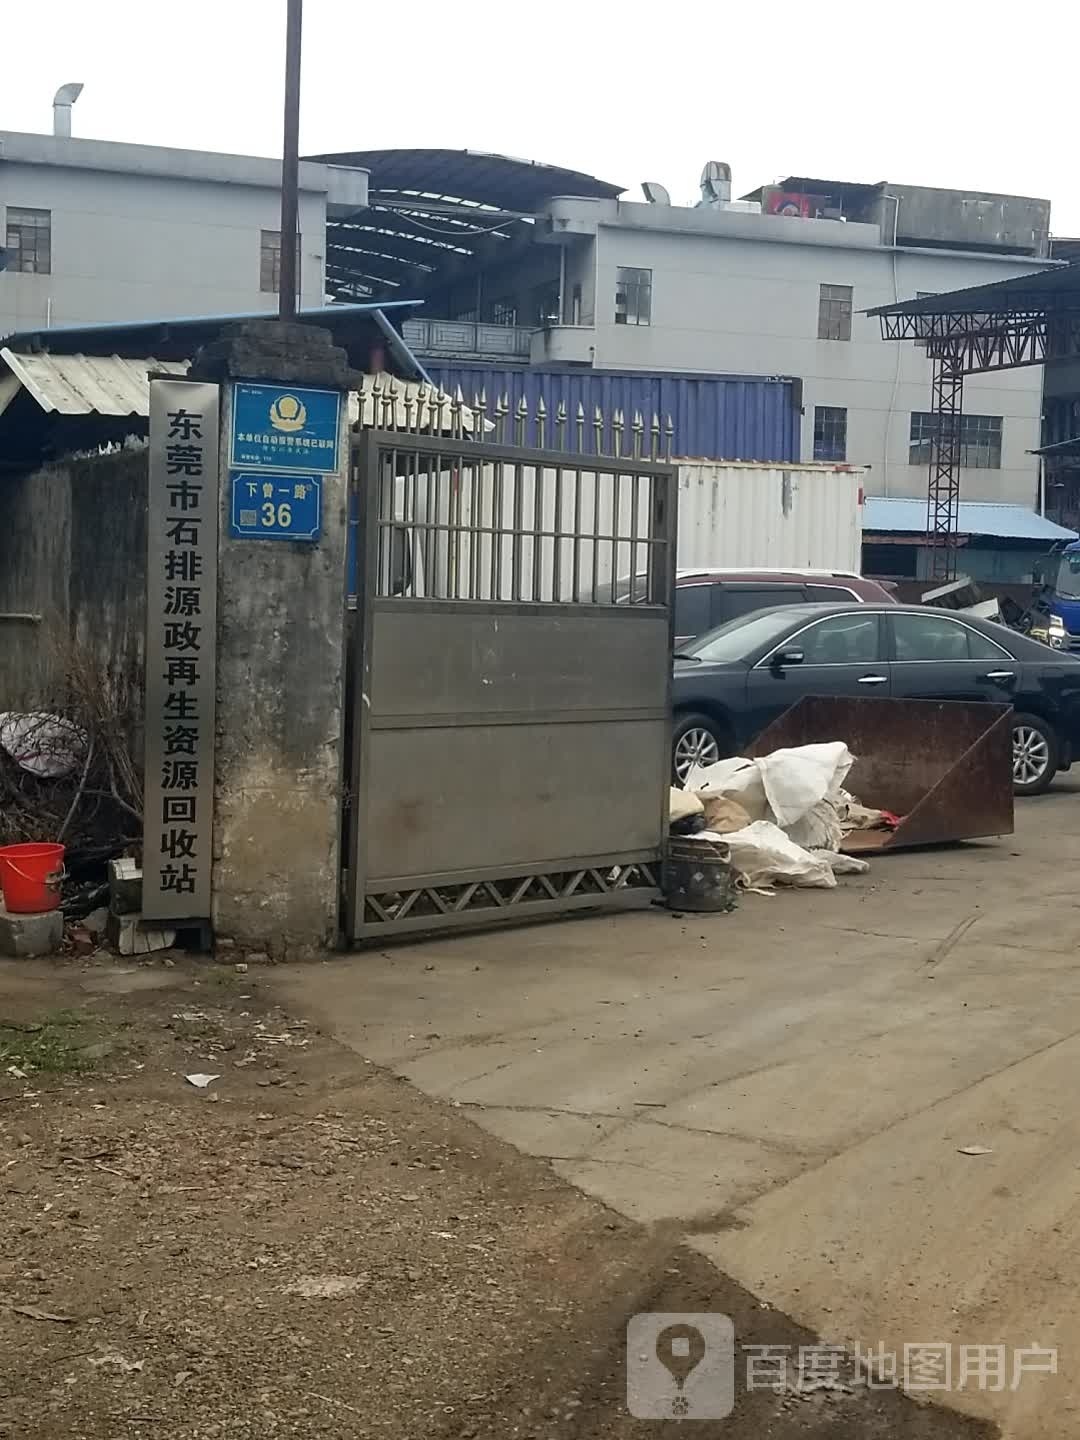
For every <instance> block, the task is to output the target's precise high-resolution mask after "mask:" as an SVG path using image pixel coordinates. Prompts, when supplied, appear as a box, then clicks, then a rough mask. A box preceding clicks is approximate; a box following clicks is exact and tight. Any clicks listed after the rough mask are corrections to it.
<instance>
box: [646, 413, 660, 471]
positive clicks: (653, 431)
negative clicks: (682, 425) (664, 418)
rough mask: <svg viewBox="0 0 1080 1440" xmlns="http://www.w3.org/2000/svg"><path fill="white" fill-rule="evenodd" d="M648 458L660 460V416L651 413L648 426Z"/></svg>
mask: <svg viewBox="0 0 1080 1440" xmlns="http://www.w3.org/2000/svg"><path fill="white" fill-rule="evenodd" d="M649 457H650V459H652V460H659V458H660V416H659V415H658V414H657V413H656V411H655V410H654V411H653V414H652V422H651V424H650V425H649Z"/></svg>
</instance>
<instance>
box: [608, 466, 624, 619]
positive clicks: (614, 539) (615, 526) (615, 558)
mask: <svg viewBox="0 0 1080 1440" xmlns="http://www.w3.org/2000/svg"><path fill="white" fill-rule="evenodd" d="M611 478H612V497H611V600H610V604H612V605H614V604H615V592H616V587H617V585H618V579H619V518H620V517H619V501H620V499H621V498H622V493H621V482H622V474H621V473H620V472H619V471H618V470H616V472H615V474H614V475H613V476H612V477H611Z"/></svg>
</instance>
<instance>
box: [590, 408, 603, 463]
mask: <svg viewBox="0 0 1080 1440" xmlns="http://www.w3.org/2000/svg"><path fill="white" fill-rule="evenodd" d="M592 423H593V431H594V437H593V438H594V440H595V442H596V450H595V454H597V455H603V453H604V416H603V412H602V411H601V409H600V406H599V405H597V407H596V413H595V414H594V415H593V422H592Z"/></svg>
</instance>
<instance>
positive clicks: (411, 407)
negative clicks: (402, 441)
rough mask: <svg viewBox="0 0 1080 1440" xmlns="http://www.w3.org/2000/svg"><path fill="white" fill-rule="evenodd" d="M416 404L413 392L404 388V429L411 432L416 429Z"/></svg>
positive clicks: (407, 387) (408, 388) (406, 387)
mask: <svg viewBox="0 0 1080 1440" xmlns="http://www.w3.org/2000/svg"><path fill="white" fill-rule="evenodd" d="M416 414H417V402H416V394H415V392H414V391H413V390H412V389H411V388H410V387H409V386H408V385H406V386H405V429H406V430H408V431H410V432H411V431H413V430H414V429H415V427H416Z"/></svg>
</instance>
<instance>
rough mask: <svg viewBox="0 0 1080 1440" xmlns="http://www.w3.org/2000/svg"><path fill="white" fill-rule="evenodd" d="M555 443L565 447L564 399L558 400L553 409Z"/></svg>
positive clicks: (560, 447)
mask: <svg viewBox="0 0 1080 1440" xmlns="http://www.w3.org/2000/svg"><path fill="white" fill-rule="evenodd" d="M555 444H556V445H557V446H558V448H559V449H560V450H565V449H566V401H565V400H560V401H559V404H558V406H557V408H556V410H555Z"/></svg>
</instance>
